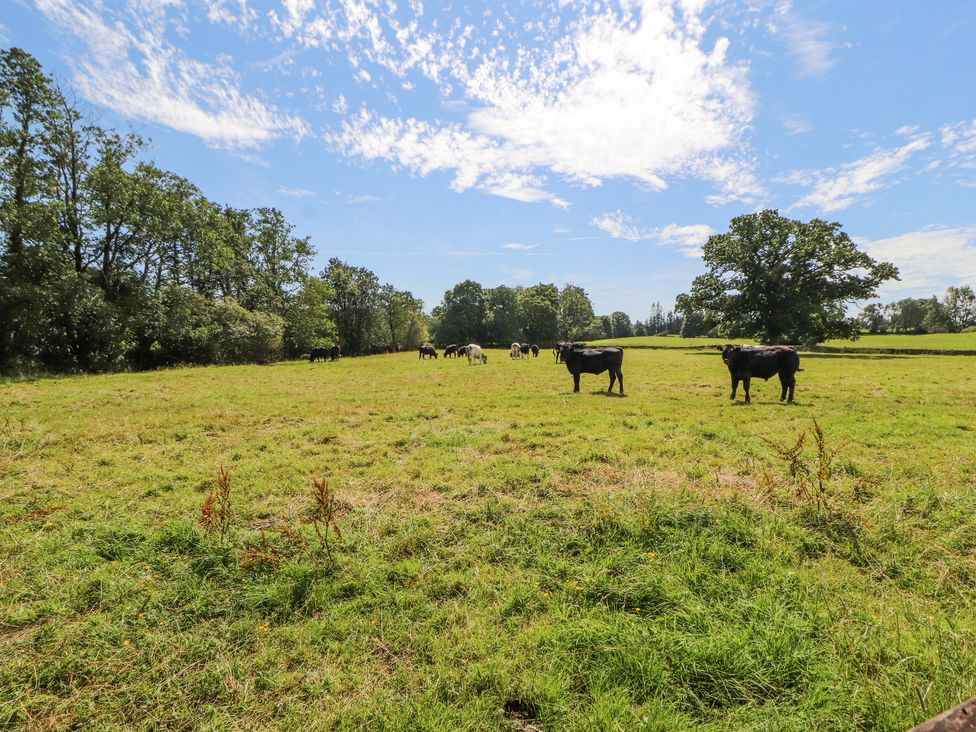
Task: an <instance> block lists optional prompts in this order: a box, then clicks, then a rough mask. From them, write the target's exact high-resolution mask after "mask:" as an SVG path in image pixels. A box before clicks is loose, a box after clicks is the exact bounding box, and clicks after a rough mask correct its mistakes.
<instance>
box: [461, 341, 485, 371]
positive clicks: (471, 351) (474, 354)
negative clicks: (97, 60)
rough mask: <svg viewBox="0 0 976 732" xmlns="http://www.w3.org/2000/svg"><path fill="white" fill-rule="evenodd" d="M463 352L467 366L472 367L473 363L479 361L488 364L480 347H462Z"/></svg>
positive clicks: (472, 344)
mask: <svg viewBox="0 0 976 732" xmlns="http://www.w3.org/2000/svg"><path fill="white" fill-rule="evenodd" d="M464 352H465V354H466V355H467V357H468V366H470V365H472V364H473V363H474V362H475V361H481V363H482V364H486V363H488V356H486V355H485V352H484V351H483V350H482V348H481V346H478V345H476V344H474V343H471V344H469V345H467V346H465V347H464Z"/></svg>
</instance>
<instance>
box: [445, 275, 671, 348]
mask: <svg viewBox="0 0 976 732" xmlns="http://www.w3.org/2000/svg"><path fill="white" fill-rule="evenodd" d="M429 325H430V333H431V337H432V338H433V340H434V341H435V342H436V343H438V344H441V345H445V344H451V343H457V344H464V343H481V344H488V343H494V344H509V343H514V342H519V343H521V342H531V343H537V344H540V345H548V344H552V343H555V342H557V341H586V340H596V339H600V338H627V337H630V336H634V335H655V334H657V333H666V332H671V333H678V332H679V331H680V330H681V317H680V316H679V315H677V314H675V313H673V312H669V313H665V312H664V310H663V308H662V307H661V305H660V303H655V304H654V306H653V307H652V308H651V314H650V316H649V317H648V319H647V321H646V323H645V322H641V321H640V320H638V321H636V322H633V323H632V322H631V319H630V316H629V315H627V313H624V312H621V311H617V312H614V313H611V314H610V315H594V313H593V303H592V302H591V301H590V297H589V295H588V294H587V293H586V291H585V290H584V289H583V288H582V287H578V286H576V285H573V284H567V285H564V286H563V287H562V288H560V287H558V286H557V285H555V284H552V283H540V284H537V285H533V286H531V287H522V286H519V287H508V286H505V285H500V286H498V287H483V286H482V285H481V284H479V283H478V282H475V281H474V280H465V281H464V282H460V283H458V284H457V285H455V286H454V287H452V288H451V289H449V290H448V291H447V292H445V293H444V299H443V300H442V301H441V303H440V304H439V305H437V306H436V307H435V308H434V310H433V312H432V314H431V317H430V321H429Z"/></svg>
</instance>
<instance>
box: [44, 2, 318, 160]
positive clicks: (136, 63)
mask: <svg viewBox="0 0 976 732" xmlns="http://www.w3.org/2000/svg"><path fill="white" fill-rule="evenodd" d="M35 2H36V4H37V7H38V9H39V10H40V11H41V12H42V13H43V14H44V15H45V16H46V17H47V18H48V19H49V20H50V21H51V22H53V23H54V24H55V25H56V26H57V27H58V28H59V29H60V30H61V31H62V32H64V33H65V34H68V35H69V36H72V37H73V38H74V39H75V41H76V43H77V45H78V46H80V47H81V48H83V49H84V50H83V51H82V52H80V53H78V54H77V57H76V58H74V59H69V63H71V65H72V66H73V68H74V78H73V82H74V86H75V88H77V89H78V91H79V92H80V93H81V94H82V95H83V96H84V97H85V98H87V99H88V100H90V101H92V102H94V103H96V104H100V105H103V106H105V107H108V108H110V109H112V110H114V111H116V112H118V113H119V114H122V115H124V116H126V117H129V118H134V119H139V120H143V121H145V122H151V123H155V124H159V125H163V126H166V127H170V128H172V129H174V130H178V131H180V132H185V133H188V134H191V135H195V136H196V137H199V138H200V139H202V140H203V141H204V142H205V143H206V144H207V145H210V146H212V147H222V148H230V149H253V148H257V147H260V146H262V145H265V144H267V143H269V142H271V141H272V140H275V139H278V138H281V137H289V138H294V139H300V138H302V137H303V136H305V135H307V134H309V132H310V129H309V127H308V125H307V124H306V123H305V122H304V120H302V119H301V117H299V116H297V115H293V114H288V113H285V112H282V111H280V110H278V109H277V108H275V107H274V106H273V105H269V104H266V103H265V102H263V101H262V100H260V99H259V98H258V97H256V96H254V95H251V94H247V93H245V92H243V91H242V90H241V87H242V82H241V79H240V78H239V77H238V76H237V74H236V73H235V72H234V71H233V70H232V69H231V67H230V65H229V63H218V64H214V63H204V62H201V61H197V60H194V59H192V58H190V57H188V56H187V55H186V54H184V53H183V52H182V51H181V50H179V49H178V48H177V47H176V46H175V45H173V44H172V43H170V42H169V41H168V40H167V35H166V29H167V26H168V24H169V23H170V21H171V19H170V18H169V17H168V11H169V10H170V8H171V7H173V6H174V5H176V6H178V5H179V4H180V3H178V2H175V3H174V2H170V3H158V4H149V3H142V2H131V3H128V4H122V5H120V6H119V8H118V9H116V10H108V9H106V8H105V7H104V6H103V5H102V4H101V3H99V2H96V1H95V0H90V1H89V2H84V1H83V0H35ZM240 7H241V8H246V3H241V5H240ZM211 12H212V13H215V14H216V17H218V18H220V19H224V18H225V17H230V16H228V15H224V14H226V13H229V11H228V10H227V9H226V8H225V7H224V4H223V3H211Z"/></svg>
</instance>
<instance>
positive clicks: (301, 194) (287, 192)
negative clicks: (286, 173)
mask: <svg viewBox="0 0 976 732" xmlns="http://www.w3.org/2000/svg"><path fill="white" fill-rule="evenodd" d="M278 193H280V194H281V195H283V196H291V197H292V198H307V197H309V196H314V195H315V191H310V190H308V189H307V188H289V187H287V186H282V187H281V188H279V189H278Z"/></svg>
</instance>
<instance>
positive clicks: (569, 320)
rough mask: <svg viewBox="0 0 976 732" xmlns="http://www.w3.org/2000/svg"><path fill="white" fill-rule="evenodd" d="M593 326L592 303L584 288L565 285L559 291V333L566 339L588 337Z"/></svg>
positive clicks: (573, 339)
mask: <svg viewBox="0 0 976 732" xmlns="http://www.w3.org/2000/svg"><path fill="white" fill-rule="evenodd" d="M592 326H593V303H591V302H590V298H589V295H587V294H586V290H584V289H583V288H582V287H577V286H576V285H565V286H564V287H563V289H562V291H561V292H560V293H559V335H560V337H561V338H563V339H564V340H567V341H579V340H582V339H584V338H587V337H588V334H589V332H590V330H591V329H592Z"/></svg>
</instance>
